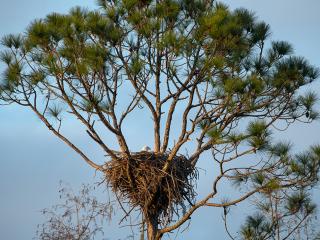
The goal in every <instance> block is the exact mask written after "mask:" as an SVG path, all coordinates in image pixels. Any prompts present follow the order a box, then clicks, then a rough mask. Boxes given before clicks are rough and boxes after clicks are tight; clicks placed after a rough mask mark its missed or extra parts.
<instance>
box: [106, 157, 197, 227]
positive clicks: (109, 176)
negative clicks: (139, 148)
mask: <svg viewBox="0 0 320 240" xmlns="http://www.w3.org/2000/svg"><path fill="white" fill-rule="evenodd" d="M168 155H169V154H168V153H164V154H159V153H153V152H146V151H143V152H137V153H131V156H130V158H127V157H123V155H122V154H121V153H117V159H111V160H110V161H109V162H107V163H106V165H105V177H106V181H107V184H108V185H109V186H110V187H111V188H112V190H113V192H115V193H116V195H117V197H118V200H119V201H121V202H127V203H129V205H130V206H131V207H132V209H133V208H136V207H139V208H140V209H141V210H142V211H143V213H144V214H147V215H148V216H152V217H156V218H158V219H159V217H160V216H162V217H161V219H166V223H168V222H170V221H171V220H172V218H173V216H174V214H178V213H179V211H180V210H182V211H185V208H186V207H185V203H187V204H188V205H189V204H192V202H193V201H194V198H195V191H194V182H195V181H194V180H195V179H196V178H197V177H198V174H197V171H196V170H195V168H194V167H193V166H192V165H191V163H190V161H189V160H188V159H187V158H186V157H185V156H182V155H179V156H176V157H174V158H173V160H172V162H171V164H170V167H169V169H168V171H166V172H164V171H163V170H162V169H163V166H164V164H165V163H166V161H167V159H168ZM163 224H164V223H163Z"/></svg>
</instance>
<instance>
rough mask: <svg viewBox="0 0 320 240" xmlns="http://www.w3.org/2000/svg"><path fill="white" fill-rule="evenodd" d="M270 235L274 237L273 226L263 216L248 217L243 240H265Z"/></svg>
mask: <svg viewBox="0 0 320 240" xmlns="http://www.w3.org/2000/svg"><path fill="white" fill-rule="evenodd" d="M270 233H271V235H272V225H271V223H270V222H269V221H268V220H267V219H266V217H265V216H264V215H262V214H255V215H253V216H249V217H247V219H246V223H245V225H244V226H243V227H242V229H241V235H242V239H243V240H263V239H265V237H266V236H268V235H269V234H270Z"/></svg>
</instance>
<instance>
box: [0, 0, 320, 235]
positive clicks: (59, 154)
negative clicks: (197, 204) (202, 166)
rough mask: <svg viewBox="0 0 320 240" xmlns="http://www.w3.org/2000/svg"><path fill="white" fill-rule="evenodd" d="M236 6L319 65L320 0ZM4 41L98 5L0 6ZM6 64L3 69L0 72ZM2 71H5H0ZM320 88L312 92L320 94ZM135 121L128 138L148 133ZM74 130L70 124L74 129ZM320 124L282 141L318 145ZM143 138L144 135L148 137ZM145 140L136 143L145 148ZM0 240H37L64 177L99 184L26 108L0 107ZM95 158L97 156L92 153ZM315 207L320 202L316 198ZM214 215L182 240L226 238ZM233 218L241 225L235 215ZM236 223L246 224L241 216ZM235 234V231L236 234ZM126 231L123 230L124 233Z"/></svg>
mask: <svg viewBox="0 0 320 240" xmlns="http://www.w3.org/2000/svg"><path fill="white" fill-rule="evenodd" d="M223 2H225V3H227V4H228V5H230V7H231V8H235V7H246V8H248V9H250V10H252V11H254V12H256V15H257V16H258V17H259V19H261V20H264V21H266V22H267V23H269V24H270V25H271V30H272V32H273V34H272V39H274V40H287V41H289V42H290V43H292V44H293V46H294V48H295V51H296V53H297V54H298V55H302V56H305V57H306V58H307V59H308V60H310V62H311V63H313V64H314V65H316V66H319V67H320V57H319V56H320V48H319V43H320V27H319V25H320V14H319V10H320V1H318V0H306V1H301V0H281V1H279V0H269V1H265V0H225V1H223ZM0 3H1V9H0V36H3V35H4V34H8V33H19V32H23V31H24V30H25V28H26V27H27V25H28V24H29V23H30V22H31V21H32V20H33V19H35V18H39V17H44V16H45V15H46V14H47V13H50V12H53V11H55V12H67V11H68V10H69V9H70V8H71V7H72V6H75V5H80V6H85V7H89V8H94V1H80V0H78V1H76V0H67V1H63V0H55V1H53V0H29V1H18V0H10V1H4V0H2V1H0ZM1 67H2V66H0V68H1ZM0 70H1V69H0ZM319 86H320V84H319V83H316V84H313V85H312V86H311V87H310V88H311V89H313V90H314V91H316V92H319V90H318V89H319ZM134 124H135V123H130V124H129V126H128V128H129V129H131V130H130V133H129V134H130V136H135V135H136V134H138V133H141V132H143V131H142V130H143V128H142V127H143V126H138V127H137V126H136V125H134ZM70 126H73V125H70ZM78 130H79V128H78V127H77V126H73V127H72V128H70V131H69V132H68V134H69V135H70V136H71V137H72V138H74V139H77V140H78V143H79V144H80V145H81V146H83V147H85V148H86V149H87V150H88V151H89V153H91V154H92V155H93V156H94V157H96V158H97V159H100V160H102V156H100V155H98V154H97V153H96V149H95V147H94V146H93V145H88V144H87V143H86V142H85V138H83V134H82V133H81V132H79V131H78ZM319 133H320V124H319V122H317V123H313V124H311V125H302V124H298V125H295V126H293V127H291V128H290V129H289V130H288V131H287V133H286V134H284V135H282V136H281V137H282V138H288V139H290V140H291V141H293V142H294V143H295V144H296V146H297V148H298V149H304V148H305V147H306V146H308V145H310V144H313V143H317V142H318V143H319V142H320V139H319V137H318V136H319ZM143 134H145V133H142V136H144V137H147V134H145V135H143ZM143 141H144V140H142V138H141V139H138V140H137V142H135V143H133V142H132V144H135V145H136V146H142V145H143ZM0 153H1V155H0V156H1V157H0V238H1V239H6V240H20V239H32V237H33V236H34V233H35V230H36V225H37V224H38V223H41V221H42V218H41V215H40V212H39V211H40V210H41V209H42V208H45V207H48V206H51V205H52V204H54V203H56V202H57V199H58V194H57V190H58V186H59V180H63V181H65V182H69V183H70V184H71V185H72V186H73V187H74V188H77V187H78V186H79V185H80V184H81V183H83V182H97V181H99V180H100V179H99V178H98V177H95V172H94V171H93V170H92V169H91V168H90V167H88V166H87V165H86V164H85V163H84V162H83V161H81V160H80V158H79V157H78V156H77V155H76V154H74V153H73V152H72V151H70V150H69V149H68V148H67V147H66V146H65V145H64V144H63V143H61V142H60V141H59V140H58V139H56V138H55V137H54V136H53V135H52V134H51V133H49V131H47V129H46V128H45V127H44V126H43V125H42V124H41V122H40V121H39V120H38V119H36V117H35V116H34V115H33V114H31V113H30V112H29V111H28V110H27V109H24V108H21V107H18V106H9V107H6V106H0ZM95 155H96V156H95ZM317 200H318V203H320V201H319V199H317ZM220 216H221V213H220V212H219V211H217V210H211V209H203V210H201V211H200V213H199V214H197V215H196V216H195V217H194V218H193V222H192V224H191V227H190V230H189V231H188V232H187V233H185V234H184V235H183V236H184V237H178V238H177V239H186V237H188V238H189V239H212V236H215V237H216V238H215V239H225V237H224V236H225V235H224V232H223V230H222V228H221V227H219V226H221V225H219V223H218V222H219V221H220V220H221V218H220ZM234 216H235V220H237V218H236V215H234ZM239 219H242V218H241V217H239ZM236 230H237V229H233V231H236ZM120 232H121V233H120ZM108 235H109V236H110V239H117V238H118V237H123V236H125V231H124V230H123V228H121V229H119V228H113V229H111V228H108Z"/></svg>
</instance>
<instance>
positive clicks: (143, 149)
mask: <svg viewBox="0 0 320 240" xmlns="http://www.w3.org/2000/svg"><path fill="white" fill-rule="evenodd" d="M141 151H143V152H151V148H150V147H149V146H146V145H145V146H143V148H142V149H141Z"/></svg>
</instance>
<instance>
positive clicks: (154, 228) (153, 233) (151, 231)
mask: <svg viewBox="0 0 320 240" xmlns="http://www.w3.org/2000/svg"><path fill="white" fill-rule="evenodd" d="M146 224H147V236H148V240H159V239H161V237H160V236H159V232H158V222H157V218H149V219H146Z"/></svg>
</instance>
